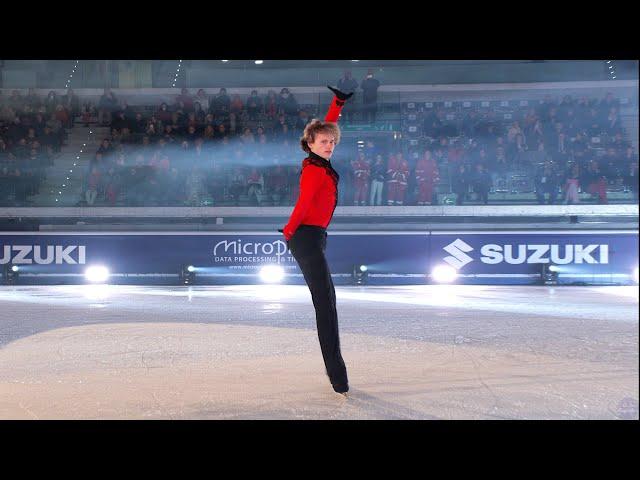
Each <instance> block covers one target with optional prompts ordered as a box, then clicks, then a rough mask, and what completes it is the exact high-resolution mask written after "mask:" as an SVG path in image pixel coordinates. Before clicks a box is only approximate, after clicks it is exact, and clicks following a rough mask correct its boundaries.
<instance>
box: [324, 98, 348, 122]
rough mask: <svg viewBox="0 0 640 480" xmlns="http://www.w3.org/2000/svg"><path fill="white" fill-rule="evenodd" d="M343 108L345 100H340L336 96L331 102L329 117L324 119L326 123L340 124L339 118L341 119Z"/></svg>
mask: <svg viewBox="0 0 640 480" xmlns="http://www.w3.org/2000/svg"><path fill="white" fill-rule="evenodd" d="M342 107H344V100H340V99H339V98H338V97H336V96H335V95H334V96H333V100H332V101H331V105H330V106H329V111H328V112H327V116H326V117H324V121H325V122H334V123H338V117H340V111H341V110H342Z"/></svg>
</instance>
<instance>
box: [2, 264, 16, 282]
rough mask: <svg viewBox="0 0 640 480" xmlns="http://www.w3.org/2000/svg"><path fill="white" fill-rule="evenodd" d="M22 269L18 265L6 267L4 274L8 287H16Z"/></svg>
mask: <svg viewBox="0 0 640 480" xmlns="http://www.w3.org/2000/svg"><path fill="white" fill-rule="evenodd" d="M19 271H20V268H19V267H18V266H17V265H11V264H9V265H5V267H4V272H3V275H2V277H3V280H4V283H5V284H6V285H15V284H16V283H18V278H19V277H20V274H19V273H18V272H19Z"/></svg>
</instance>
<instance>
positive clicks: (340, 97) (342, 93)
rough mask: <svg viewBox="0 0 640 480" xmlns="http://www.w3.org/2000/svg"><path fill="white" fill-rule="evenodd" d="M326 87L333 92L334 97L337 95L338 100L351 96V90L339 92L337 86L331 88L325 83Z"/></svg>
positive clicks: (344, 99)
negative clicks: (349, 91)
mask: <svg viewBox="0 0 640 480" xmlns="http://www.w3.org/2000/svg"><path fill="white" fill-rule="evenodd" d="M327 88H328V89H329V90H331V91H332V92H333V93H334V94H335V96H336V97H338V100H342V101H343V102H345V101H347V100H349V99H350V98H351V96H352V95H353V92H351V93H344V92H341V91H340V90H338V89H337V88H333V87H332V86H330V85H327Z"/></svg>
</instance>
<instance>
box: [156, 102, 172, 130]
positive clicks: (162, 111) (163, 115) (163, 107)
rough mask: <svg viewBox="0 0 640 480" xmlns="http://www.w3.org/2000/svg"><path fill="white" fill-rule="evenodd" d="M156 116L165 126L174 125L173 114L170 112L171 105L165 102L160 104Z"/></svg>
mask: <svg viewBox="0 0 640 480" xmlns="http://www.w3.org/2000/svg"><path fill="white" fill-rule="evenodd" d="M155 116H156V118H157V119H158V120H159V121H160V122H162V123H163V124H164V125H170V124H172V123H173V113H172V112H171V111H170V110H169V105H167V104H166V103H165V102H162V103H161V104H160V107H159V108H158V111H157V112H156V114H155Z"/></svg>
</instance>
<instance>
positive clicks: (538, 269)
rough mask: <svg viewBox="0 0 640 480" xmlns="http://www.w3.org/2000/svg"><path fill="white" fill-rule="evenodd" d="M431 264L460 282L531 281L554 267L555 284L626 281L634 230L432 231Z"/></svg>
mask: <svg viewBox="0 0 640 480" xmlns="http://www.w3.org/2000/svg"><path fill="white" fill-rule="evenodd" d="M430 265H431V268H434V267H435V266H437V265H450V266H452V267H453V268H455V269H456V270H457V272H458V276H459V282H458V283H482V284H486V283H492V284H499V283H505V284H531V283H535V281H536V280H537V279H540V278H541V273H542V268H543V266H549V265H554V266H555V270H556V271H557V273H558V283H559V284H562V283H573V284H576V283H588V284H605V283H611V284H614V283H624V284H626V283H630V281H631V280H632V275H633V270H634V268H636V267H637V266H638V232H637V231H602V230H601V231H580V230H570V231H557V230H549V231H543V230H539V231H491V232H473V233H456V232H431V235H430Z"/></svg>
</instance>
